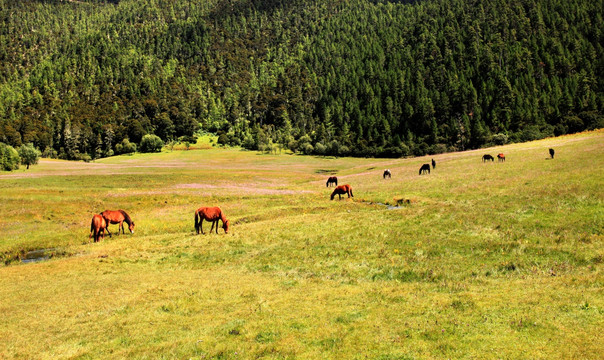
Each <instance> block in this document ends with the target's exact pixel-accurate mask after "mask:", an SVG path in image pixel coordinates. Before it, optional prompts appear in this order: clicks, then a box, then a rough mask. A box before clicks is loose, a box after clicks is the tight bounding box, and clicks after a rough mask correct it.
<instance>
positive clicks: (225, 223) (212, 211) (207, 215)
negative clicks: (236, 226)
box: [195, 207, 231, 234]
mask: <svg viewBox="0 0 604 360" xmlns="http://www.w3.org/2000/svg"><path fill="white" fill-rule="evenodd" d="M204 219H205V220H207V221H211V222H212V227H211V228H210V234H211V233H212V230H214V225H216V234H218V220H222V228H223V229H224V233H225V234H228V233H229V224H230V223H231V222H230V221H229V220H227V218H226V217H225V216H224V213H223V212H222V210H220V208H219V207H200V208H199V209H197V211H195V230H196V231H197V233H198V234H199V232H200V231H201V233H202V234H205V233H204V232H203V227H202V224H203V220H204Z"/></svg>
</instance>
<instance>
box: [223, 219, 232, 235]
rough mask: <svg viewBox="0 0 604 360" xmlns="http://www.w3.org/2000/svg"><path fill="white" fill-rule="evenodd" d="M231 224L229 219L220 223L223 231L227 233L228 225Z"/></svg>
mask: <svg viewBox="0 0 604 360" xmlns="http://www.w3.org/2000/svg"><path fill="white" fill-rule="evenodd" d="M230 224H231V221H230V220H227V221H224V222H223V223H222V228H223V229H224V233H225V234H228V233H229V225H230Z"/></svg>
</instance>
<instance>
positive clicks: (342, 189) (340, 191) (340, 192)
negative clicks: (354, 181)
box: [331, 184, 354, 200]
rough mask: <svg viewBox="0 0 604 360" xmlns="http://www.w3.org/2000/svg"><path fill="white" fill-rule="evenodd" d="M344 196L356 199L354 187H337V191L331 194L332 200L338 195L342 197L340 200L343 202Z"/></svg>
mask: <svg viewBox="0 0 604 360" xmlns="http://www.w3.org/2000/svg"><path fill="white" fill-rule="evenodd" d="M343 194H347V195H348V197H354V195H352V186H350V185H348V184H346V185H340V186H338V187H336V188H335V190H334V191H333V192H332V193H331V200H333V198H334V197H335V196H336V195H338V196H339V197H340V200H342V195H343Z"/></svg>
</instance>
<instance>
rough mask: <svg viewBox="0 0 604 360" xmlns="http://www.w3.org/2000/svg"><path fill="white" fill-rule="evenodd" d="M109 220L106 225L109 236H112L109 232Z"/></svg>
mask: <svg viewBox="0 0 604 360" xmlns="http://www.w3.org/2000/svg"><path fill="white" fill-rule="evenodd" d="M109 224H110V223H109V221H107V223H106V225H105V230H107V235H109V237H112V236H113V235H111V233H110V232H109Z"/></svg>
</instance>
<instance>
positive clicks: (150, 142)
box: [140, 134, 164, 153]
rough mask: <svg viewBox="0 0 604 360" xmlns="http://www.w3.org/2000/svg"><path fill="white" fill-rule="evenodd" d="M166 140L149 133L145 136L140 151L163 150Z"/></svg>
mask: <svg viewBox="0 0 604 360" xmlns="http://www.w3.org/2000/svg"><path fill="white" fill-rule="evenodd" d="M163 146H164V142H163V141H162V139H160V138H159V136H157V135H152V134H147V135H145V136H143V139H142V140H141V145H140V151H141V152H144V153H150V152H161V148H162V147H163Z"/></svg>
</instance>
